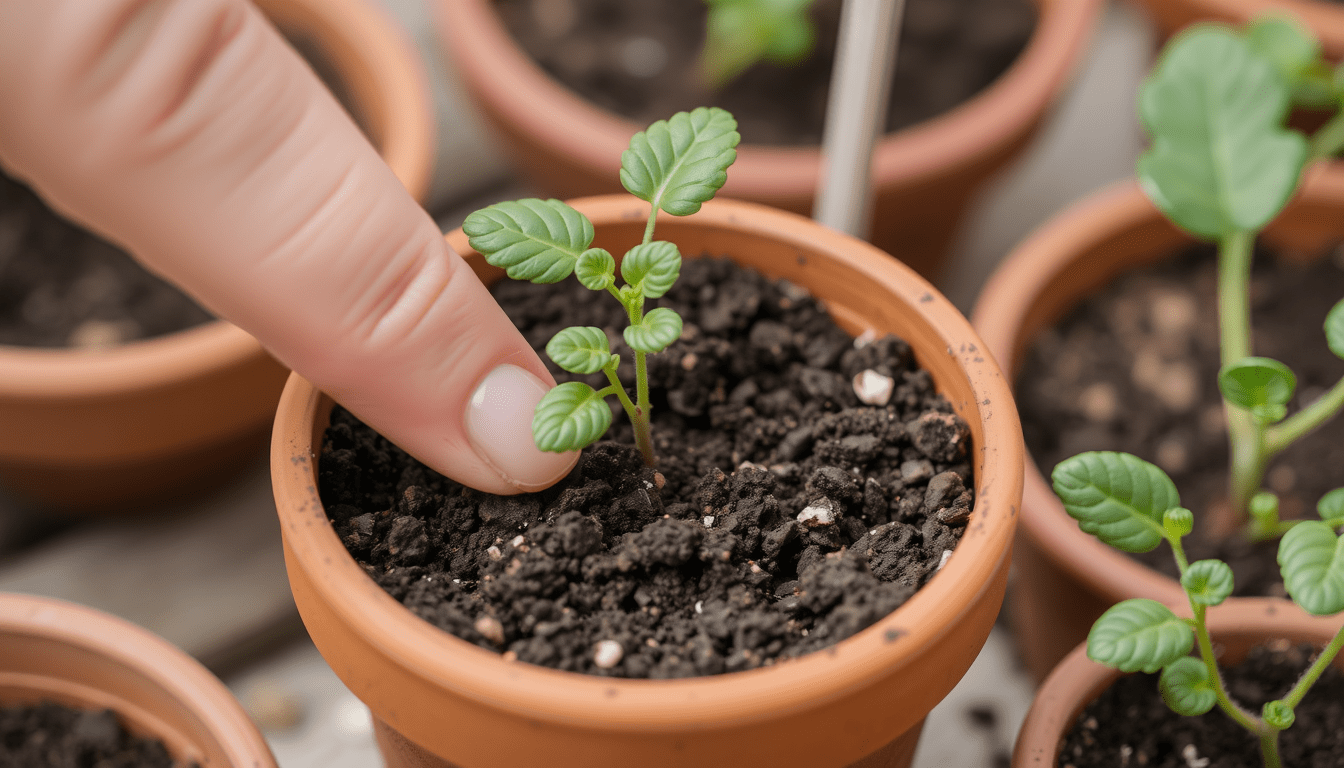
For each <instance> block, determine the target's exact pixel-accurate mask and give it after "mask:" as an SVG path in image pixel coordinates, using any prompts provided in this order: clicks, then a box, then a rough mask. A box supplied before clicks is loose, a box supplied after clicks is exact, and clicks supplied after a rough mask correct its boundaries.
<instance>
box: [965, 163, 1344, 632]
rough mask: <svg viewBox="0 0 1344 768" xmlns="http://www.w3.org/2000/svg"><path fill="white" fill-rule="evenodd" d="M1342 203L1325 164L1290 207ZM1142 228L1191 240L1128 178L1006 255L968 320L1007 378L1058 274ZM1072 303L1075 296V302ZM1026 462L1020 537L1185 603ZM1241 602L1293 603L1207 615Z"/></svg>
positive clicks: (1100, 575)
mask: <svg viewBox="0 0 1344 768" xmlns="http://www.w3.org/2000/svg"><path fill="white" fill-rule="evenodd" d="M1340 201H1344V173H1340V172H1338V171H1337V170H1335V169H1332V168H1330V167H1328V165H1327V164H1324V163H1322V164H1318V165H1317V166H1315V167H1313V168H1311V169H1309V170H1308V171H1307V173H1306V174H1305V178H1304V183H1303V185H1302V188H1301V189H1300V190H1299V191H1298V193H1297V195H1296V196H1295V198H1294V202H1293V203H1290V205H1293V204H1295V203H1307V204H1314V205H1317V206H1322V205H1326V204H1332V205H1334V206H1336V207H1338V206H1339V203H1340ZM1145 225H1147V226H1152V225H1165V226H1166V229H1168V230H1169V231H1170V232H1171V233H1172V235H1171V236H1172V238H1173V240H1175V241H1179V240H1180V238H1182V237H1184V238H1185V239H1186V240H1187V241H1193V240H1192V239H1191V238H1190V237H1189V236H1187V235H1183V234H1180V233H1178V231H1177V230H1176V228H1175V227H1174V226H1172V225H1170V224H1167V223H1166V220H1165V219H1164V218H1163V216H1162V214H1161V213H1160V212H1159V211H1158V210H1157V208H1155V207H1154V206H1153V204H1152V203H1151V202H1149V200H1148V198H1147V197H1146V196H1145V195H1144V193H1143V191H1142V190H1141V189H1140V187H1139V185H1138V183H1137V181H1136V180H1134V179H1127V180H1124V181H1120V182H1117V183H1115V184H1113V185H1111V186H1109V187H1106V188H1103V189H1101V190H1099V191H1097V192H1095V193H1093V194H1092V195H1089V196H1088V197H1086V198H1084V199H1083V200H1080V201H1079V202H1077V203H1075V204H1074V205H1072V206H1070V207H1069V208H1066V209H1065V210H1064V211H1062V212H1060V213H1059V214H1057V215H1056V216H1055V217H1054V218H1053V219H1051V220H1050V221H1048V222H1046V223H1045V224H1044V225H1042V226H1041V227H1040V228H1039V229H1037V230H1036V231H1035V232H1034V233H1032V234H1031V235H1030V236H1029V237H1028V238H1027V239H1026V240H1024V241H1023V242H1022V243H1021V244H1020V245H1018V246H1017V248H1015V249H1014V250H1013V251H1012V253H1010V254H1009V255H1008V256H1007V257H1006V258H1005V259H1004V260H1003V262H1002V263H1001V264H1000V265H999V268H998V269H996V270H995V272H994V274H993V275H992V276H991V277H990V279H989V281H988V282H987V283H986V284H985V287H984V289H983V290H982V291H981V293H980V296H979V298H978V299H977V301H976V304H975V309H974V311H973V313H972V315H971V317H972V324H973V325H974V326H975V328H976V329H977V330H978V331H979V332H980V333H981V335H982V337H983V338H984V340H985V342H986V344H987V345H988V347H989V350H990V351H991V352H992V353H993V354H994V355H995V356H996V357H997V358H998V359H999V360H1000V361H1001V364H1002V365H1003V369H1004V370H1005V371H1006V372H1007V373H1008V375H1009V377H1010V380H1011V377H1014V376H1015V375H1016V371H1017V368H1018V367H1019V366H1020V365H1021V364H1022V360H1021V357H1020V355H1021V353H1022V352H1023V350H1024V349H1025V347H1026V345H1027V341H1028V340H1027V339H1024V338H1022V336H1023V326H1024V325H1027V324H1028V323H1030V322H1032V321H1033V320H1034V319H1035V317H1034V315H1035V308H1036V306H1037V304H1038V303H1039V301H1040V299H1041V298H1042V296H1043V294H1044V293H1045V292H1046V291H1047V289H1049V288H1050V287H1051V286H1052V284H1053V283H1054V282H1055V280H1056V278H1058V277H1059V275H1060V274H1061V273H1062V272H1063V271H1064V270H1065V269H1066V268H1068V267H1069V266H1070V265H1072V264H1073V263H1074V262H1075V261H1076V260H1077V258H1078V256H1079V254H1083V253H1086V252H1088V251H1089V250H1091V249H1092V248H1094V247H1096V246H1098V245H1099V244H1100V243H1102V242H1104V241H1106V240H1109V239H1111V238H1114V237H1117V236H1120V235H1123V234H1124V233H1127V232H1131V231H1132V230H1134V229H1136V228H1138V227H1140V226H1145ZM1274 226H1276V224H1274V223H1271V225H1270V227H1271V228H1273V227H1274ZM1139 245H1142V243H1139ZM1074 298H1075V299H1081V298H1082V297H1074ZM1077 303H1078V301H1074V304H1075V305H1076V304H1077ZM1023 463H1024V474H1025V476H1024V480H1023V491H1022V497H1023V498H1022V522H1021V526H1022V535H1024V536H1027V537H1030V538H1031V539H1032V540H1034V541H1035V542H1037V543H1038V544H1039V545H1040V547H1039V548H1040V550H1041V552H1042V553H1043V555H1044V556H1045V557H1047V558H1048V559H1050V560H1051V561H1052V562H1054V563H1056V564H1057V565H1058V566H1060V567H1061V568H1063V569H1064V570H1065V571H1067V572H1068V574H1069V575H1070V576H1071V577H1072V578H1074V579H1076V580H1078V581H1080V582H1082V583H1084V584H1088V585H1091V586H1092V588H1093V589H1094V590H1095V591H1100V592H1102V593H1104V594H1107V595H1119V596H1124V597H1149V598H1152V599H1154V600H1157V601H1159V602H1162V603H1165V604H1167V605H1172V606H1183V605H1185V602H1186V597H1185V592H1184V591H1183V590H1182V589H1181V586H1180V584H1179V583H1178V582H1177V581H1176V580H1175V579H1172V578H1169V577H1167V576H1165V575H1163V574H1161V573H1160V572H1158V571H1156V570H1154V569H1152V568H1148V567H1147V566H1145V565H1143V564H1141V563H1139V562H1138V561H1137V560H1134V559H1132V558H1130V557H1128V556H1127V555H1125V554H1124V553H1123V552H1120V551H1119V550H1116V549H1114V548H1112V547H1109V546H1107V545H1106V544H1103V543H1102V542H1101V541H1100V540H1098V539H1097V538H1095V537H1094V536H1091V535H1090V534H1087V533H1084V532H1083V531H1082V529H1080V528H1079V527H1078V526H1077V524H1076V523H1075V522H1074V520H1073V519H1072V518H1071V517H1069V515H1068V513H1067V512H1065V511H1064V505H1063V504H1062V503H1061V502H1060V501H1059V498H1058V497H1056V496H1055V494H1054V491H1053V490H1052V489H1051V486H1050V482H1049V480H1048V479H1047V477H1046V473H1044V472H1042V470H1041V468H1040V467H1039V466H1037V464H1036V461H1035V460H1034V459H1033V458H1032V457H1031V455H1030V452H1026V453H1025V454H1024V461H1023ZM1239 601H1247V602H1249V603H1267V604H1274V605H1278V606H1280V607H1291V606H1293V604H1292V602H1291V601H1289V600H1286V599H1284V598H1279V597H1254V598H1252V597H1237V598H1231V599H1229V600H1228V601H1227V603H1225V604H1224V605H1223V606H1219V607H1217V608H1214V609H1213V610H1212V611H1211V613H1213V614H1216V613H1219V612H1221V611H1223V610H1226V607H1225V606H1226V605H1229V604H1232V603H1235V602H1239Z"/></svg>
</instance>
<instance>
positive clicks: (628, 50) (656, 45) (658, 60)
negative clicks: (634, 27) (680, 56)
mask: <svg viewBox="0 0 1344 768" xmlns="http://www.w3.org/2000/svg"><path fill="white" fill-rule="evenodd" d="M620 57H621V58H620V61H621V68H622V69H624V70H625V71H626V72H629V73H630V74H631V75H633V76H634V77H645V78H648V77H654V76H656V75H657V74H658V73H660V72H662V71H663V70H664V69H665V68H666V67H667V48H666V47H665V46H664V45H663V44H662V43H660V42H658V41H657V40H654V39H653V38H652V37H632V38H630V39H629V40H627V41H625V44H624V45H622V46H621V50H620Z"/></svg>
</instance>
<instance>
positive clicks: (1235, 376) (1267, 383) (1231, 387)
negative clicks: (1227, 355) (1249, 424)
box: [1218, 357, 1297, 421]
mask: <svg viewBox="0 0 1344 768" xmlns="http://www.w3.org/2000/svg"><path fill="white" fill-rule="evenodd" d="M1218 389H1219V390H1221V391H1222V393H1223V397H1224V398H1226V399H1227V401H1228V402H1229V403H1231V404H1233V405H1235V406H1237V407H1238V408H1244V409H1246V410H1248V411H1250V412H1251V413H1253V414H1255V415H1256V416H1257V417H1259V418H1260V419H1262V420H1265V421H1278V420H1279V419H1282V418H1283V417H1284V415H1285V414H1286V413H1287V405H1288V403H1289V402H1291V401H1292V399H1293V391H1294V390H1295V389H1297V377H1296V376H1294V375H1293V372H1292V370H1290V369H1289V368H1288V366H1286V365H1284V364H1283V363H1280V362H1279V361H1278V360H1271V359H1270V358H1268V357H1244V358H1242V359H1240V360H1238V361H1236V362H1234V363H1228V364H1227V365H1225V366H1223V369H1222V370H1221V371H1219V372H1218Z"/></svg>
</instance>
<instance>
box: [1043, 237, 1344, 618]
mask: <svg viewBox="0 0 1344 768" xmlns="http://www.w3.org/2000/svg"><path fill="white" fill-rule="evenodd" d="M1216 269H1217V265H1216V257H1215V255H1214V253H1213V249H1212V248H1211V247H1204V246H1201V247H1195V248H1191V249H1190V250H1189V252H1187V253H1185V254H1184V255H1182V256H1181V257H1180V258H1177V259H1174V260H1170V261H1168V262H1165V263H1163V264H1159V265H1156V266H1152V267H1148V268H1145V269H1141V270H1135V271H1133V272H1131V273H1129V274H1128V275H1126V276H1125V277H1123V278H1122V279H1120V280H1118V281H1116V282H1115V283H1114V284H1112V285H1111V286H1110V287H1109V288H1107V289H1105V290H1104V291H1102V292H1101V293H1099V294H1097V295H1096V296H1094V297H1093V298H1092V299H1090V300H1089V301H1087V302H1085V303H1084V304H1083V305H1081V306H1080V307H1078V308H1077V309H1076V310H1074V311H1073V312H1072V313H1071V314H1070V315H1068V316H1067V317H1065V318H1064V319H1063V320H1062V321H1061V322H1060V323H1058V324H1057V325H1056V326H1054V327H1053V328H1050V329H1047V330H1046V331H1044V332H1043V333H1041V335H1040V336H1039V337H1038V338H1037V339H1036V341H1035V343H1034V345H1033V346H1032V348H1031V350H1030V352H1029V353H1028V355H1027V357H1026V361H1025V363H1024V365H1023V366H1022V369H1021V372H1020V373H1019V375H1018V379H1017V402H1018V408H1019V409H1020V411H1021V414H1022V431H1023V434H1024V436H1025V438H1026V443H1027V447H1028V449H1029V450H1030V452H1031V455H1032V457H1033V458H1034V459H1035V461H1036V465H1037V466H1038V467H1039V468H1040V469H1041V472H1042V474H1044V475H1045V476H1046V478H1047V482H1048V481H1049V477H1050V471H1051V470H1052V469H1053V468H1054V466H1055V465H1056V464H1057V463H1059V462H1060V461H1062V460H1063V459H1065V458H1067V457H1069V456H1072V455H1074V454H1076V453H1080V452H1082V451H1093V450H1111V451H1126V452H1128V453H1132V454H1134V455H1136V456H1139V457H1140V458H1143V459H1146V460H1148V461H1151V462H1153V463H1155V464H1157V465H1158V466H1160V467H1162V468H1163V469H1164V470H1166V471H1167V473H1168V474H1170V475H1171V477H1172V479H1173V480H1174V481H1175V483H1176V487H1177V488H1178V489H1179V491H1180V494H1181V504H1182V505H1183V506H1185V507H1188V508H1190V509H1191V510H1192V511H1194V513H1195V519H1196V524H1195V531H1194V533H1193V534H1192V535H1191V536H1188V537H1186V539H1185V540H1184V543H1185V548H1186V552H1187V554H1188V555H1189V558H1190V560H1191V561H1192V562H1193V561H1195V560H1200V559H1204V558H1211V557H1217V558H1220V559H1222V560H1225V561H1227V562H1228V563H1229V564H1231V565H1232V569H1233V571H1234V573H1235V574H1236V591H1235V593H1234V594H1237V595H1278V596H1283V595H1284V594H1285V593H1284V590H1283V583H1282V581H1281V580H1280V578H1279V568H1278V565H1277V562H1276V559H1275V557H1276V554H1277V552H1278V542H1277V541H1269V542H1263V543H1260V544H1252V543H1250V542H1248V541H1247V540H1246V539H1245V537H1243V536H1241V535H1239V534H1233V535H1225V534H1226V531H1220V530H1217V529H1216V528H1217V526H1215V525H1212V523H1215V522H1216V521H1219V520H1224V521H1225V520H1227V519H1228V518H1229V517H1230V516H1229V515H1227V514H1226V513H1225V511H1226V509H1227V506H1226V504H1227V501H1226V500H1227V493H1228V491H1227V482H1228V479H1227V478H1228V475H1227V466H1228V448H1227V423H1226V418H1225V417H1224V414H1223V405H1222V399H1221V396H1220V394H1219V392H1218V383H1217V375H1218V369H1219V352H1218V345H1219V336H1218V317H1217V309H1216V307H1217V301H1216V293H1217V275H1216ZM1341 297H1344V253H1341V252H1337V253H1335V254H1333V255H1331V256H1327V257H1325V258H1322V259H1319V260H1317V261H1316V262H1314V263H1312V264H1306V265H1304V264H1300V263H1293V262H1289V261H1287V260H1282V259H1276V258H1273V257H1272V256H1271V254H1268V253H1265V252H1257V254H1256V258H1255V261H1254V268H1253V273H1252V279H1251V305H1252V307H1251V312H1252V317H1251V327H1252V329H1253V331H1252V334H1253V336H1252V339H1253V346H1254V350H1255V354H1257V355H1263V356H1267V357H1272V358H1274V359H1276V360H1280V361H1282V362H1284V363H1286V364H1287V365H1288V367H1289V368H1291V369H1292V370H1293V371H1294V373H1296V374H1297V379H1298V388H1297V396H1296V398H1295V401H1294V403H1293V404H1291V405H1290V412H1295V411H1296V410H1297V409H1299V408H1301V407H1302V406H1303V405H1305V404H1307V403H1310V402H1312V401H1313V400H1315V399H1316V398H1317V397H1319V396H1320V395H1321V394H1322V393H1323V392H1324V391H1325V390H1326V389H1328V388H1329V387H1330V386H1333V385H1334V383H1335V382H1336V381H1338V380H1339V379H1340V377H1341V376H1344V360H1340V359H1339V358H1338V357H1336V356H1335V355H1333V354H1331V352H1330V350H1329V348H1328V346H1327V345H1326V341H1325V333H1324V331H1323V330H1322V326H1323V325H1324V322H1325V315H1326V313H1327V312H1328V311H1329V310H1330V308H1331V307H1332V306H1334V304H1335V303H1336V302H1338V301H1339V300H1340V298H1341ZM1265 484H1266V486H1267V487H1268V488H1270V489H1271V490H1273V491H1274V492H1276V493H1277V494H1279V498H1280V513H1281V514H1282V515H1283V517H1285V518H1302V517H1306V518H1315V517H1316V502H1317V501H1318V500H1319V499H1320V498H1321V496H1322V495H1324V494H1325V493H1326V492H1327V491H1329V490H1331V489H1334V488H1338V487H1340V486H1344V421H1341V419H1340V418H1339V417H1336V418H1335V419H1333V420H1331V421H1329V422H1327V423H1326V424H1325V425H1324V426H1322V427H1321V428H1319V429H1318V430H1317V431H1316V432H1314V433H1312V434H1311V435H1308V436H1307V437H1306V438H1304V439H1302V440H1300V441H1298V442H1297V443H1296V444H1295V445H1293V446H1292V447H1291V448H1289V449H1287V450H1286V451H1284V452H1283V453H1282V454H1280V455H1279V456H1278V458H1277V459H1276V460H1275V461H1274V462H1273V463H1271V465H1270V467H1269V470H1268V471H1267V472H1266V474H1265ZM1216 505H1221V507H1220V508H1221V509H1222V510H1223V511H1224V513H1223V514H1215V513H1214V511H1215V508H1216ZM1137 557H1138V558H1139V559H1141V560H1142V561H1143V562H1144V563H1146V564H1148V565H1149V566H1150V567H1153V568H1157V569H1159V570H1161V571H1163V572H1165V573H1166V574H1167V575H1169V576H1172V577H1173V578H1174V577H1175V576H1176V574H1177V570H1176V565H1175V563H1174V562H1173V560H1172V556H1171V551H1170V549H1169V548H1167V547H1166V546H1165V545H1164V546H1160V547H1158V548H1157V549H1156V550H1154V551H1152V552H1150V553H1147V554H1144V555H1138V556H1137Z"/></svg>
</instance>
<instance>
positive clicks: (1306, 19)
mask: <svg viewBox="0 0 1344 768" xmlns="http://www.w3.org/2000/svg"><path fill="white" fill-rule="evenodd" d="M1135 2H1136V3H1137V4H1138V5H1139V6H1141V7H1142V8H1143V10H1144V11H1145V12H1146V13H1147V14H1148V15H1149V16H1150V17H1151V18H1152V19H1153V21H1155V22H1156V23H1157V26H1158V29H1159V30H1160V31H1161V32H1162V34H1163V35H1170V34H1172V33H1173V32H1175V31H1176V30H1178V29H1180V28H1181V27H1184V26H1186V25H1187V24H1192V23H1194V22H1196V21H1206V20H1208V21H1225V22H1229V23H1232V24H1238V25H1240V24H1245V23H1246V22H1248V21H1251V20H1252V19H1254V18H1255V17H1257V16H1260V15H1262V14H1265V13H1288V14H1291V15H1293V16H1296V17H1297V18H1298V19H1299V20H1300V21H1302V22H1303V23H1304V24H1306V25H1307V26H1308V27H1309V28H1311V30H1312V31H1313V32H1315V33H1316V36H1317V37H1318V38H1320V40H1321V44H1322V45H1323V46H1324V47H1325V52H1326V55H1327V56H1328V57H1330V58H1331V59H1339V58H1341V57H1344V7H1340V6H1339V5H1337V4H1335V3H1332V2H1329V1H1328V0H1135Z"/></svg>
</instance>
